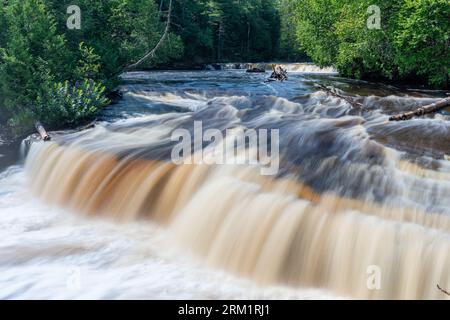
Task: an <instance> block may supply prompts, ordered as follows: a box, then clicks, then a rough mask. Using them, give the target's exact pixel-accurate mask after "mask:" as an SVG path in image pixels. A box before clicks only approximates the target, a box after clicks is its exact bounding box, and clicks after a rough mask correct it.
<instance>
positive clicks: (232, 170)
mask: <svg viewBox="0 0 450 320" xmlns="http://www.w3.org/2000/svg"><path fill="white" fill-rule="evenodd" d="M296 68H297V69H298V67H297V66H292V68H291V69H290V70H294V69H295V70H297V69H296ZM300 71H303V72H298V73H293V72H291V73H290V80H289V81H288V82H286V83H283V84H279V83H271V84H267V83H264V82H263V80H264V75H258V74H245V73H243V72H242V71H238V70H226V71H219V72H217V71H216V72H209V71H208V72H151V73H146V72H136V73H128V74H126V75H124V82H125V84H124V85H123V86H122V90H123V92H124V98H123V99H122V100H121V101H120V102H119V103H118V104H116V105H113V106H111V107H109V108H108V109H107V110H105V112H104V114H103V120H105V121H104V122H101V123H100V124H99V125H97V126H96V127H95V128H91V129H88V130H84V131H81V132H61V133H55V134H54V135H53V141H52V142H49V143H33V144H32V145H31V146H30V149H29V151H28V155H27V158H26V164H25V172H26V177H27V181H28V183H29V186H30V188H31V190H32V191H33V194H34V195H37V196H38V198H40V199H42V200H44V201H45V202H46V203H48V204H57V205H58V207H62V208H65V210H71V211H75V212H80V213H84V214H87V215H90V216H91V217H92V216H102V217H104V218H107V217H112V218H115V219H117V220H119V221H122V222H126V224H122V223H118V224H116V225H117V226H121V225H123V226H124V228H126V226H127V225H128V224H130V223H131V224H132V223H134V222H135V221H149V223H150V224H151V223H154V224H155V225H157V226H160V228H162V230H164V236H163V238H164V239H163V240H161V241H162V242H163V243H164V246H165V247H168V248H179V249H181V250H185V251H188V252H185V253H184V255H186V256H189V257H198V258H199V260H200V261H201V263H202V264H203V265H206V266H208V267H209V268H210V269H212V270H217V269H219V270H223V271H226V272H230V273H232V274H234V275H237V276H242V277H244V278H246V279H250V280H251V281H252V282H253V283H256V284H258V285H259V286H260V288H269V287H271V286H274V285H276V286H280V285H281V286H286V289H285V290H296V289H298V288H316V289H324V290H329V292H332V293H334V294H335V295H337V296H345V297H354V298H373V299H407V298H412V299H445V298H446V296H445V295H443V293H442V292H441V291H439V290H438V289H437V288H436V286H437V285H438V284H439V285H440V286H442V287H446V288H450V275H449V274H448V270H450V235H449V232H450V197H448V194H449V193H450V162H449V161H448V155H450V134H449V132H450V122H449V120H450V118H449V117H448V116H446V115H445V114H436V115H431V116H428V117H425V118H422V119H416V120H412V121H409V122H404V123H389V122H388V121H387V119H388V115H389V114H392V113H395V112H397V111H403V110H405V109H412V108H414V107H416V106H418V105H420V104H423V103H425V102H428V101H430V102H431V101H434V100H435V98H433V97H432V96H429V95H428V96H425V95H423V94H420V93H414V92H409V93H405V92H402V91H401V90H399V89H395V88H391V87H384V86H374V85H370V84H367V83H364V82H350V81H346V80H343V79H341V78H338V77H336V76H334V75H326V74H321V75H317V74H310V73H311V72H314V71H316V72H319V73H322V72H323V70H322V71H319V70H315V69H314V70H313V69H308V71H305V70H303V69H301V70H300ZM304 72H308V73H307V74H306V73H304ZM316 82H320V83H325V84H333V85H335V86H336V87H339V88H341V89H342V90H344V91H346V92H348V93H351V94H358V93H359V94H360V97H359V98H358V101H359V102H361V103H363V104H364V106H365V107H364V108H363V110H355V109H352V108H351V106H349V105H347V104H346V103H345V102H344V101H341V100H339V99H337V98H333V97H329V96H327V95H326V94H325V93H323V92H317V90H316V89H314V87H313V85H314V83H316ZM198 121H201V122H202V123H203V127H204V129H205V130H206V129H212V128H214V129H219V130H220V131H221V132H225V130H227V129H234V130H236V129H244V130H245V129H256V130H260V129H267V130H270V129H275V128H276V129H279V130H280V144H279V153H280V163H279V172H278V173H277V175H275V176H263V175H261V172H260V170H259V169H260V168H259V167H258V165H256V164H252V165H237V164H225V165H214V164H211V165H207V164H184V165H177V164H174V163H173V162H172V161H171V151H172V150H173V147H174V144H175V142H173V141H172V139H171V134H172V133H173V132H174V130H177V129H186V130H188V131H189V132H193V131H194V130H195V129H194V123H195V122H198ZM232 138H233V137H232V136H226V137H225V141H224V142H223V144H226V140H227V139H232ZM207 147H208V144H206V143H204V144H203V150H205V149H207ZM198 151H200V152H201V151H202V150H197V152H198ZM253 151H255V150H253ZM250 153H252V151H251V150H250ZM235 157H239V154H236V155H235ZM4 179H6V178H4ZM1 197H2V196H1V195H0V199H1ZM117 228H119V227H117ZM149 245H150V244H149ZM373 266H375V267H377V268H378V269H379V270H380V272H381V281H380V287H379V288H377V289H373V288H370V287H369V286H368V283H367V281H368V277H369V276H370V275H369V274H368V270H370V268H371V267H373ZM287 287H290V288H291V289H287ZM260 290H263V289H260Z"/></svg>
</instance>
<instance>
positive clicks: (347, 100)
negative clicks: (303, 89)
mask: <svg viewBox="0 0 450 320" xmlns="http://www.w3.org/2000/svg"><path fill="white" fill-rule="evenodd" d="M314 86H315V87H316V88H319V89H320V90H322V91H325V92H326V93H328V94H329V95H331V96H333V97H335V98H339V99H342V100H344V101H346V102H347V103H348V104H350V105H351V106H352V107H353V108H356V109H360V108H362V107H363V105H362V104H361V103H359V102H356V101H354V100H353V99H352V98H350V97H347V96H343V95H341V94H339V93H337V92H336V91H335V90H332V89H330V88H328V87H326V86H324V85H321V84H315V85H314Z"/></svg>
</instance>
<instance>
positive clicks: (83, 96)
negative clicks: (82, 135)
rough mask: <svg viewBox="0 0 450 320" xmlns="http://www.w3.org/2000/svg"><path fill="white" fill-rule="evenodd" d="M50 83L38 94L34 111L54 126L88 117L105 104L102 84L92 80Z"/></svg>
mask: <svg viewBox="0 0 450 320" xmlns="http://www.w3.org/2000/svg"><path fill="white" fill-rule="evenodd" d="M50 86H51V87H50V88H48V89H47V90H46V91H45V93H44V95H43V96H39V97H38V99H37V103H36V105H37V108H36V111H35V114H36V116H37V117H38V118H39V119H40V120H41V121H42V122H44V123H46V124H48V125H50V126H52V127H54V128H59V127H62V126H64V125H75V124H77V123H79V122H80V121H82V120H86V119H89V118H92V117H93V116H95V115H96V114H97V113H98V111H99V110H100V109H101V108H103V107H104V106H105V105H107V104H108V103H109V101H108V99H107V98H106V97H105V96H104V92H105V87H104V86H103V85H102V84H101V83H97V82H95V81H93V80H87V79H86V80H84V81H83V82H82V83H81V84H79V85H75V86H73V85H70V84H69V82H68V81H65V82H58V83H53V84H50Z"/></svg>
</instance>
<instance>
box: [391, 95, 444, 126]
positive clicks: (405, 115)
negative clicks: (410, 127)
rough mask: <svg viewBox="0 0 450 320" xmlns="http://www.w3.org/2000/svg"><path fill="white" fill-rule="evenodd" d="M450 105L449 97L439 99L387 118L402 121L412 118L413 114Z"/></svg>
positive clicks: (433, 111) (426, 112)
mask: <svg viewBox="0 0 450 320" xmlns="http://www.w3.org/2000/svg"><path fill="white" fill-rule="evenodd" d="M448 106H450V97H448V98H445V99H442V100H439V101H438V102H435V103H432V104H430V105H427V106H424V107H420V108H419V109H416V110H413V111H409V112H405V113H402V114H398V115H395V116H392V117H390V118H389V121H403V120H409V119H411V118H413V117H414V116H418V117H420V116H423V115H426V114H430V113H435V112H437V111H439V110H441V109H443V108H445V107H448Z"/></svg>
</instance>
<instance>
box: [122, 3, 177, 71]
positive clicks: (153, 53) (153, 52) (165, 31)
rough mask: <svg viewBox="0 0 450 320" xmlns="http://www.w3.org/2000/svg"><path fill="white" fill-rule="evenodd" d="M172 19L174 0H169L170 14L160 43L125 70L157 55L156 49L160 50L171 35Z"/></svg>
mask: <svg viewBox="0 0 450 320" xmlns="http://www.w3.org/2000/svg"><path fill="white" fill-rule="evenodd" d="M171 20H172V0H170V1H169V13H168V16H167V22H166V28H165V30H164V33H163V35H162V36H161V38H160V39H159V41H158V43H157V44H156V46H155V47H154V48H153V49H152V50H151V51H150V52H148V53H147V54H146V55H145V56H143V57H142V58H141V59H140V60H139V61H138V62H136V63H134V64H132V65H130V66H128V67H126V68H125V70H130V69H136V68H137V67H139V66H140V65H141V64H142V63H143V62H144V61H146V60H147V59H149V58H153V57H154V56H155V53H156V51H158V49H159V48H160V47H161V46H162V44H163V43H164V41H165V40H166V38H167V37H168V36H169V29H170V23H171Z"/></svg>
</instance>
